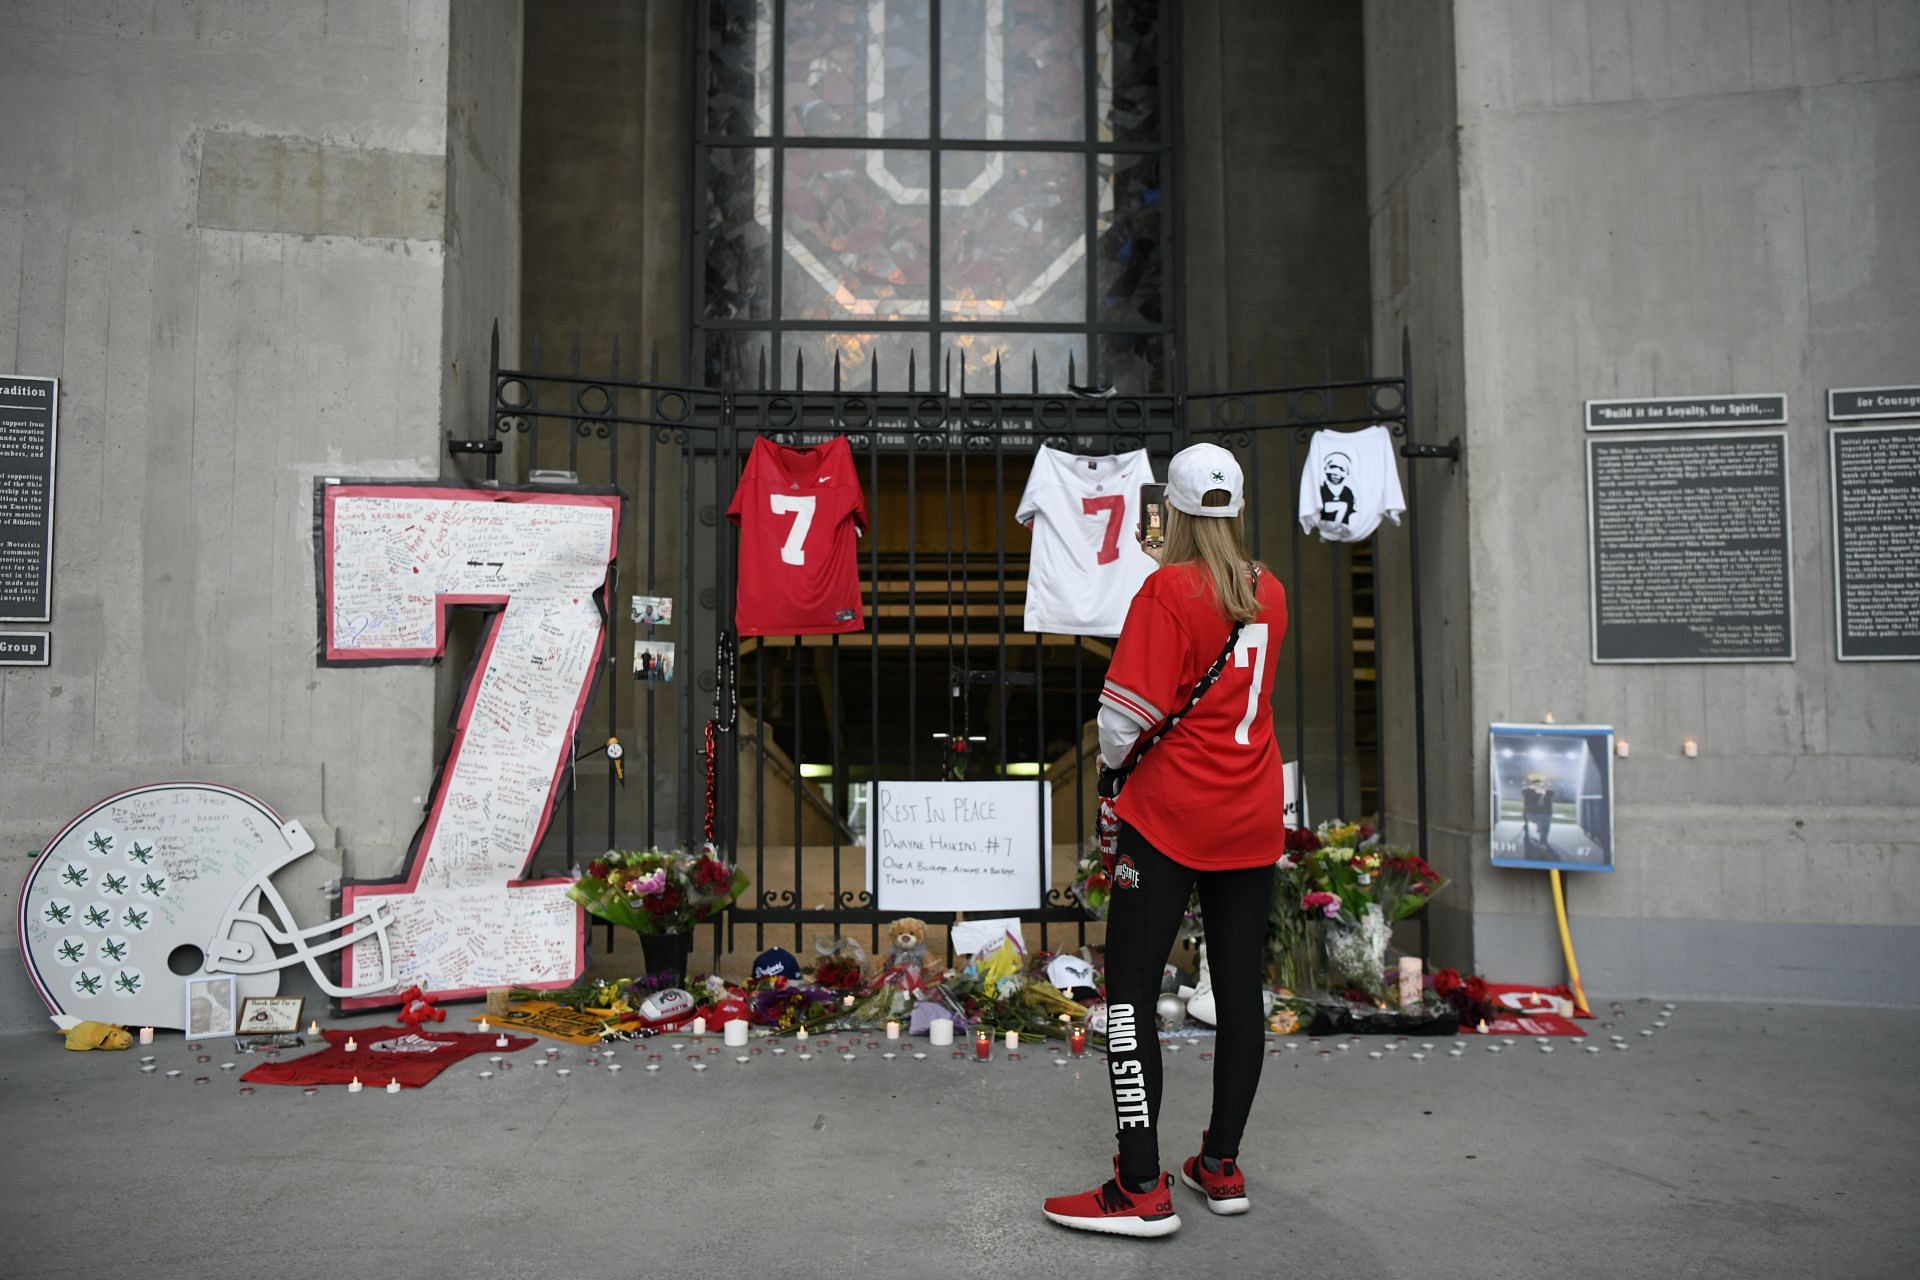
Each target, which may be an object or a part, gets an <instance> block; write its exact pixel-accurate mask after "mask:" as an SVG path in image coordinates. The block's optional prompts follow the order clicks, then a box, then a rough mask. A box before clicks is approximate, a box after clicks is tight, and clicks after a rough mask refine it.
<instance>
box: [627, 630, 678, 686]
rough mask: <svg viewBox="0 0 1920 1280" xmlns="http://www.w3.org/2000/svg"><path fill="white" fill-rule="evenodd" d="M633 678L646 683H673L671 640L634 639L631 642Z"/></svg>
mask: <svg viewBox="0 0 1920 1280" xmlns="http://www.w3.org/2000/svg"><path fill="white" fill-rule="evenodd" d="M633 678H634V679H635V680H644V681H646V682H647V683H648V684H672V683H673V642H672V641H670V640H635V641H634V642H633Z"/></svg>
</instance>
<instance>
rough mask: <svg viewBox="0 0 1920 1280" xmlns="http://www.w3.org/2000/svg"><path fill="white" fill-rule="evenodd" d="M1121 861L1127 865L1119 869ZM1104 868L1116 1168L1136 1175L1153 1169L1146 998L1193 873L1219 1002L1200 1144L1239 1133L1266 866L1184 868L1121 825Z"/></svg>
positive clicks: (1245, 1106) (1260, 1023)
mask: <svg viewBox="0 0 1920 1280" xmlns="http://www.w3.org/2000/svg"><path fill="white" fill-rule="evenodd" d="M1128 863H1130V864H1131V866H1132V872H1133V874H1132V875H1128V874H1127V872H1126V864H1128ZM1115 871H1116V874H1115V875H1114V878H1113V893H1112V898H1111V905H1110V907H1109V909H1108V913H1107V1079H1108V1082H1109V1083H1110V1084H1112V1086H1113V1110H1114V1119H1115V1122H1116V1129H1115V1133H1116V1136H1117V1137H1118V1138H1119V1140H1120V1176H1121V1177H1122V1178H1123V1179H1125V1180H1126V1181H1127V1182H1129V1183H1135V1184H1137V1183H1142V1182H1145V1181H1147V1180H1148V1179H1150V1178H1155V1177H1158V1176H1159V1173H1160V1141H1159V1132H1158V1129H1157V1125H1158V1123H1159V1118H1160V1037H1159V1033H1158V1030H1157V1023H1156V1022H1155V1019H1154V1004H1155V1002H1156V1001H1157V1000H1158V999H1159V996H1160V974H1161V972H1162V971H1163V969H1164V968H1165V965H1166V962H1167V954H1168V953H1169V952H1170V951H1172V950H1173V940H1174V937H1175V936H1176V934H1177V933H1178V932H1179V929H1180V921H1181V918H1182V917H1183V916H1184V915H1185V914H1186V909H1187V899H1188V896H1189V895H1190V894H1191V893H1192V891H1193V888H1194V886H1195V884H1198V885H1199V888H1200V914H1201V920H1202V923H1203V924H1204V925H1205V928H1206V938H1207V966H1208V970H1209V972H1210V973H1211V974H1212V977H1213V993H1214V998H1215V1000H1216V1002H1217V1005H1218V1008H1219V1035H1218V1037H1217V1039H1216V1040H1215V1043H1214V1053H1213V1118H1212V1120H1211V1122H1210V1123H1209V1124H1208V1126H1207V1141H1206V1154H1207V1155H1210V1156H1223V1157H1224V1156H1237V1155H1239V1154H1240V1134H1241V1132H1242V1130H1244V1129H1245V1128H1246V1125H1247V1113H1248V1112H1249V1111H1251V1110H1252V1109H1253V1094H1254V1090H1256V1089H1257V1088H1259V1085H1260V1064H1261V1061H1262V1059H1263V1058H1264V1056H1265V1053H1266V1026H1265V1010H1264V1008H1263V1007H1262V1001H1261V989H1262V983H1261V978H1262V971H1263V969H1264V967H1265V963H1266V954H1265V952H1266V945H1267V912H1268V910H1269V908H1270V907H1271V905H1272V900H1273V868H1272V867H1271V866H1267V867H1251V868H1248V869H1245V870H1241V871H1195V870H1194V869H1193V868H1192V867H1187V866H1182V865H1181V864H1180V863H1178V862H1175V861H1174V860H1173V859H1172V858H1169V857H1168V856H1167V855H1166V854H1164V853H1161V852H1160V851H1159V850H1158V849H1156V848H1154V847H1153V846H1152V845H1151V844H1149V843H1147V839H1146V837H1145V836H1143V835H1141V834H1140V833H1139V832H1138V831H1136V830H1134V829H1133V827H1132V826H1131V825H1129V824H1122V825H1121V828H1120V842H1119V849H1118V853H1117V856H1116V859H1115Z"/></svg>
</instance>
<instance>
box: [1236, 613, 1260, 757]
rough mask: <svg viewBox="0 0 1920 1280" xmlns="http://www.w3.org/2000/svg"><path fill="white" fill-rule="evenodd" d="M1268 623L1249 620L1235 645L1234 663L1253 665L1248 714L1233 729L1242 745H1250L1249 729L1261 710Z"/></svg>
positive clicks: (1248, 697)
mask: <svg viewBox="0 0 1920 1280" xmlns="http://www.w3.org/2000/svg"><path fill="white" fill-rule="evenodd" d="M1266 656H1267V624H1266V623H1264V622H1249V623H1247V624H1246V625H1245V626H1244V627H1241V628H1240V639H1239V642H1238V643H1236V644H1235V645H1234V646H1233V665H1234V666H1236V667H1249V666H1250V667H1252V668H1253V676H1252V679H1251V680H1249V681H1248V683H1247V714H1246V715H1244V716H1242V717H1241V718H1240V727H1239V728H1238V729H1235V730H1234V731H1233V740H1234V741H1235V742H1237V743H1239V744H1240V745H1241V746H1243V747H1244V746H1248V745H1250V743H1249V740H1248V738H1247V732H1248V730H1250V729H1252V728H1253V717H1254V716H1255V715H1257V714H1258V713H1259V711H1260V693H1261V690H1262V689H1263V688H1264V687H1265V685H1266V682H1267V663H1266Z"/></svg>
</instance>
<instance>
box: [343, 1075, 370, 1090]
mask: <svg viewBox="0 0 1920 1280" xmlns="http://www.w3.org/2000/svg"><path fill="white" fill-rule="evenodd" d="M365 1087H366V1086H365V1085H363V1084H361V1083H360V1077H359V1076H355V1077H354V1078H353V1079H352V1080H350V1081H349V1082H348V1083H347V1092H348V1093H358V1092H360V1090H361V1089H363V1088H365Z"/></svg>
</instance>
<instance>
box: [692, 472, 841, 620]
mask: <svg viewBox="0 0 1920 1280" xmlns="http://www.w3.org/2000/svg"><path fill="white" fill-rule="evenodd" d="M727 515H728V517H729V518H730V519H731V520H732V521H733V522H734V524H736V525H738V526H739V527H740V586H739V589H738V591H737V593H736V595H735V598H734V606H733V621H734V626H735V628H736V629H737V630H738V631H739V633H740V634H741V635H743V636H808V635H829V634H832V633H834V632H840V631H861V630H864V629H865V626H866V623H865V622H864V621H863V619H862V617H861V610H860V550H859V547H858V546H857V545H856V543H855V540H856V539H858V538H860V537H862V536H863V535H865V533H866V531H867V498H866V494H865V493H864V492H862V491H861V488H860V476H859V473H858V472H857V471H855V469H854V463H853V450H852V449H851V448H849V447H848V446H847V440H846V437H845V436H835V437H834V438H833V439H832V440H829V441H828V442H827V443H825V444H823V445H821V446H819V447H818V448H814V449H789V448H787V447H785V446H784V445H777V444H775V443H773V442H772V441H771V440H769V439H767V438H766V437H765V436H761V437H759V438H757V439H756V440H755V441H754V442H753V451H752V452H751V453H749V454H748V455H747V466H746V470H745V471H744V472H742V473H741V476H740V485H739V487H738V488H736V489H735V490H734V491H733V505H732V506H730V507H728V508H727Z"/></svg>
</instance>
